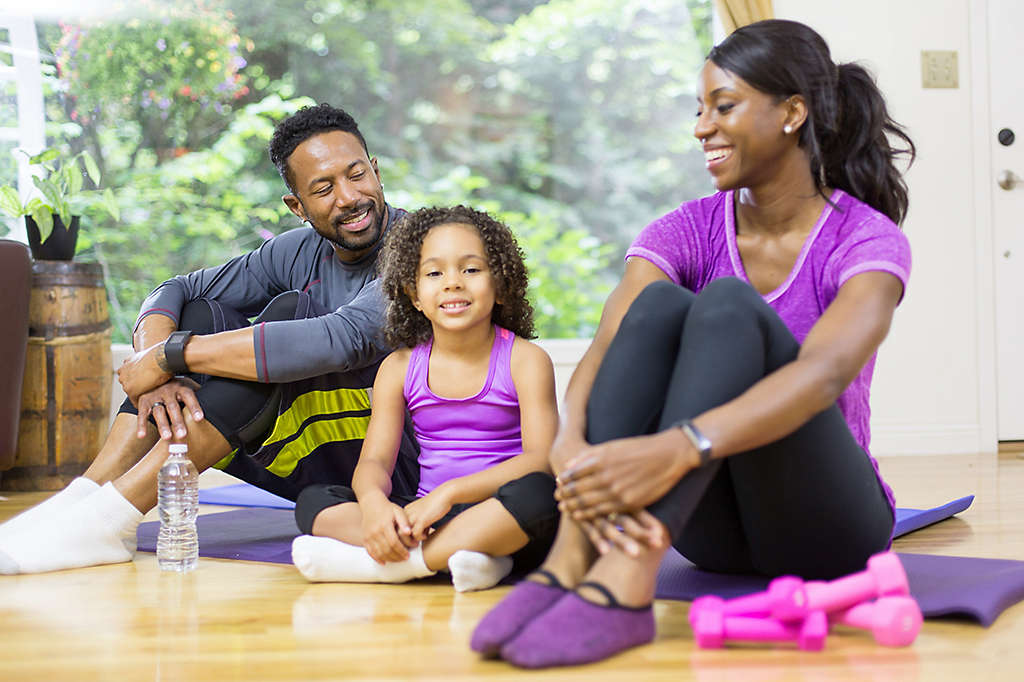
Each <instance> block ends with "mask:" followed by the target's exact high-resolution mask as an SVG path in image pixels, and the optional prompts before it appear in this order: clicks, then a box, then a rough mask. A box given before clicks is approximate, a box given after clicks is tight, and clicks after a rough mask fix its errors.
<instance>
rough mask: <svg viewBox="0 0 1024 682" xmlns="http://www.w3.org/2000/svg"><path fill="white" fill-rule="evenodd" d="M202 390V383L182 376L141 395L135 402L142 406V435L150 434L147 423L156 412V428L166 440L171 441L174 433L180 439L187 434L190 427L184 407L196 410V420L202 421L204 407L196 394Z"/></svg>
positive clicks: (140, 415) (139, 433)
mask: <svg viewBox="0 0 1024 682" xmlns="http://www.w3.org/2000/svg"><path fill="white" fill-rule="evenodd" d="M198 389H199V384H197V383H196V382H194V381H192V380H191V379H189V378H187V377H180V378H175V379H171V380H170V381H168V382H167V383H165V384H161V385H160V386H158V387H156V388H155V389H153V390H152V391H147V392H146V393H143V394H142V395H140V396H139V398H138V400H137V402H136V403H135V406H136V407H138V408H139V419H138V436H139V438H145V437H146V424H147V422H148V420H149V416H150V415H153V421H154V422H156V428H157V430H158V431H159V432H160V438H162V439H163V440H171V438H172V434H173V435H174V436H176V437H177V438H179V439H181V438H184V437H185V436H187V435H188V429H187V427H186V426H185V416H184V415H183V414H182V411H181V406H182V405H184V406H185V408H186V409H187V410H188V411H189V412H191V413H192V419H194V420H195V421H201V420H202V418H203V408H202V407H200V406H199V401H198V400H197V399H196V394H195V392H196V390H198Z"/></svg>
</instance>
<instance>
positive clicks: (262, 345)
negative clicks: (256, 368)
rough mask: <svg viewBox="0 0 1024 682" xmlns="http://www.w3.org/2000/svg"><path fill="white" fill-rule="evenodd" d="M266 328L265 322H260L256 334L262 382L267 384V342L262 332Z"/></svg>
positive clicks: (268, 373) (268, 377) (268, 381)
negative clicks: (257, 336) (261, 366)
mask: <svg viewBox="0 0 1024 682" xmlns="http://www.w3.org/2000/svg"><path fill="white" fill-rule="evenodd" d="M266 326H267V323H266V322H260V323H259V325H258V330H257V332H256V333H257V334H258V335H259V343H258V344H257V345H258V346H259V349H260V352H259V358H260V360H261V361H262V363H263V382H264V383H268V384H269V383H270V371H269V370H268V369H267V342H266V338H265V337H264V334H263V330H264V328H265V327H266Z"/></svg>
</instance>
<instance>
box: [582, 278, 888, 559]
mask: <svg viewBox="0 0 1024 682" xmlns="http://www.w3.org/2000/svg"><path fill="white" fill-rule="evenodd" d="M799 350H800V345H799V343H797V341H796V339H794V338H793V335H792V333H791V332H790V331H789V329H788V328H787V327H786V325H785V324H784V323H783V322H782V320H781V319H780V318H779V317H778V315H777V314H776V313H775V311H774V310H772V308H771V307H769V306H768V304H766V303H765V302H764V300H763V299H762V298H761V296H760V295H758V293H757V292H756V291H755V290H754V289H753V288H752V287H751V286H750V285H748V284H746V283H744V282H741V281H740V280H738V279H734V278H725V279H719V280H715V281H714V282H712V283H711V284H709V285H708V286H707V287H706V288H705V289H704V290H703V291H701V293H700V294H698V295H695V294H693V293H692V292H690V291H688V290H687V289H684V288H682V287H679V286H677V285H675V284H672V283H669V282H658V283H655V284H652V285H650V286H648V287H647V288H646V289H644V291H643V292H642V293H641V294H640V296H639V297H638V298H637V299H636V301H635V302H634V303H633V305H632V306H631V307H630V309H629V311H628V312H627V314H626V316H625V317H624V318H623V320H622V324H621V326H620V328H619V331H618V333H617V334H616V336H615V338H614V340H613V341H612V343H611V345H610V347H609V349H608V353H607V354H606V356H605V358H604V361H603V363H602V365H601V368H600V370H599V371H598V374H597V377H596V379H595V381H594V386H593V389H592V391H591V394H590V400H589V403H588V405H587V424H588V429H587V440H588V441H589V442H591V443H600V442H604V441H607V440H612V439H615V438H623V437H627V436H635V435H639V434H646V433H654V432H657V431H661V430H664V429H666V428H669V426H670V425H671V424H672V423H674V422H676V421H678V420H679V419H683V418H686V417H696V416H697V415H700V414H701V413H703V412H705V411H707V410H709V409H711V408H713V407H716V406H718V405H721V404H723V403H725V402H728V401H729V400H732V399H733V398H736V397H737V396H739V395H740V394H742V393H743V392H745V391H746V390H747V389H748V388H750V387H751V386H752V385H753V384H755V383H757V382H758V381H759V380H760V379H761V378H762V377H764V376H766V375H768V374H770V373H771V372H773V371H775V370H777V369H779V368H780V367H782V366H783V365H785V364H787V363H789V362H791V361H793V360H795V359H796V356H797V353H798V352H799ZM649 511H650V512H651V513H652V514H653V515H654V516H656V517H657V518H658V519H659V520H661V521H662V523H664V524H665V526H666V527H667V528H668V529H669V532H670V533H671V535H672V539H673V545H674V546H675V547H676V549H678V550H679V552H680V553H681V554H683V555H684V556H685V557H687V558H688V559H690V560H691V561H693V562H694V563H695V564H697V565H698V566H700V567H701V568H705V569H707V570H713V571H721V572H729V573H751V572H754V573H761V574H764V575H772V576H774V575H783V574H796V575H800V576H803V577H805V578H821V579H827V578H834V577H836V576H839V575H843V574H846V573H850V572H852V571H857V570H862V569H863V568H864V564H865V561H866V560H867V558H868V557H869V556H870V555H871V554H874V553H876V552H880V551H883V550H884V549H885V548H886V547H887V546H888V544H889V541H890V538H891V533H892V527H893V516H892V510H891V508H890V506H889V502H888V500H887V498H886V495H885V492H884V491H883V489H882V486H881V485H880V483H879V480H878V476H877V474H876V472H875V467H874V465H873V464H872V462H871V460H870V458H869V457H868V455H867V454H866V453H865V452H864V450H863V449H862V448H861V447H860V446H859V445H858V444H857V442H856V441H855V440H854V438H853V435H852V434H851V433H850V430H849V427H848V426H847V424H846V421H845V419H844V418H843V415H842V413H840V411H839V408H838V407H837V406H835V405H833V406H831V407H829V408H828V409H827V410H825V411H824V412H821V413H819V414H818V415H816V416H815V417H813V418H812V419H811V420H810V421H808V422H807V423H806V424H804V425H803V426H801V427H800V428H799V429H797V430H796V431H794V432H793V433H792V434H790V435H788V436H786V437H785V438H782V439H780V440H778V441H776V442H774V443H769V444H768V445H764V446H761V447H759V448H756V449H754V450H751V451H749V452H744V453H739V454H736V455H733V456H731V457H727V458H723V459H714V460H712V461H711V462H710V463H709V464H708V465H707V466H706V467H703V468H701V469H696V470H694V471H691V472H690V473H688V474H687V475H686V476H684V477H683V478H682V479H681V480H680V481H679V483H677V484H676V486H675V487H674V488H673V489H672V490H670V491H669V492H668V493H667V494H666V495H665V497H663V498H662V499H660V500H658V501H657V502H655V503H654V504H653V505H651V506H650V507H649Z"/></svg>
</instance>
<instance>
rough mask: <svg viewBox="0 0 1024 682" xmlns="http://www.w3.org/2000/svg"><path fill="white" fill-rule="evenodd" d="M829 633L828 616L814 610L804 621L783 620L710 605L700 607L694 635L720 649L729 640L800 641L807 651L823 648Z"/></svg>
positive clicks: (699, 642) (701, 644)
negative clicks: (735, 613) (729, 611)
mask: <svg viewBox="0 0 1024 682" xmlns="http://www.w3.org/2000/svg"><path fill="white" fill-rule="evenodd" d="M826 636H828V619H827V618H826V617H825V614H824V613H823V612H822V611H812V612H811V613H809V614H808V615H807V618H805V619H804V621H803V622H802V623H799V624H796V623H783V622H781V621H778V620H776V619H774V618H756V617H750V616H727V615H725V613H723V612H722V610H721V609H718V608H715V607H714V606H713V605H710V604H709V605H707V606H706V608H702V609H700V612H699V613H698V614H697V618H696V622H695V623H694V626H693V637H694V640H696V642H697V646H699V647H700V648H702V649H718V648H721V646H722V644H723V643H724V642H725V641H727V640H733V641H748V642H751V641H753V642H796V644H797V646H799V647H800V648H801V649H802V650H804V651H821V650H822V649H823V648H824V647H825V637H826Z"/></svg>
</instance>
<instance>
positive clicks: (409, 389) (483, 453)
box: [404, 325, 523, 497]
mask: <svg viewBox="0 0 1024 682" xmlns="http://www.w3.org/2000/svg"><path fill="white" fill-rule="evenodd" d="M515 338H516V336H515V334H513V333H512V332H510V331H509V330H507V329H503V328H502V327H499V326H497V325H495V326H494V345H493V346H491V361H490V365H489V366H488V370H487V378H486V379H485V380H484V385H483V388H481V389H480V392H479V393H477V394H476V395H474V396H470V397H468V398H443V397H441V396H439V395H437V394H436V393H434V392H433V391H431V390H430V386H429V385H428V382H427V377H428V370H429V367H430V349H431V347H432V345H433V344H432V342H431V341H428V342H426V343H423V344H420V345H419V346H416V347H415V348H413V349H412V355H411V356H410V357H409V368H408V369H407V370H406V372H405V387H404V395H405V404H406V405H407V406H408V408H409V414H410V416H411V417H412V425H413V430H414V432H415V433H416V440H417V441H419V444H420V458H419V462H420V487H419V490H417V492H416V494H417V495H418V496H419V497H422V496H424V495H426V494H427V493H429V492H430V491H431V490H433V489H434V488H436V487H437V486H439V485H441V484H442V483H444V482H445V481H447V480H449V479H452V478H459V477H461V476H468V475H469V474H474V473H476V472H478V471H483V470H484V469H487V468H488V467H491V466H493V465H495V464H499V463H500V462H504V461H505V460H506V459H509V458H510V457H514V456H515V455H518V454H520V453H521V452H522V451H523V436H522V431H521V430H520V419H519V394H518V393H517V392H516V386H515V384H514V383H513V382H512V344H513V343H514V342H515Z"/></svg>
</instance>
